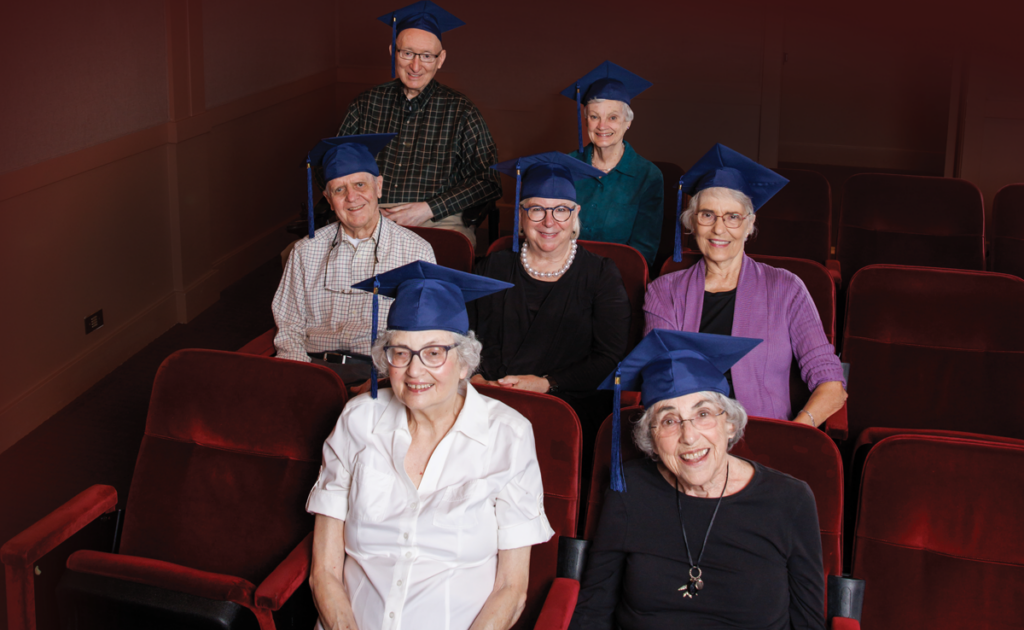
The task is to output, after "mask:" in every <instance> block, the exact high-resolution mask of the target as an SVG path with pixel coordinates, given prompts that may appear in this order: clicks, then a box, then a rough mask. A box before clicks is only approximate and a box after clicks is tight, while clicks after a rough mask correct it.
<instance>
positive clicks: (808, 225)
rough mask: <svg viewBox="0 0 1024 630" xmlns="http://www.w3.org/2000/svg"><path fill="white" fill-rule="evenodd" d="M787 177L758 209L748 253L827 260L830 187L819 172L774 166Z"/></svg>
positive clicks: (830, 229)
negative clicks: (783, 184)
mask: <svg viewBox="0 0 1024 630" xmlns="http://www.w3.org/2000/svg"><path fill="white" fill-rule="evenodd" d="M775 172H777V173H778V174H779V175H782V176H783V177H785V178H786V179H788V180H789V183H788V184H786V185H785V186H783V188H782V190H780V191H779V192H778V193H777V194H776V195H775V196H774V197H772V198H771V199H769V200H768V203H766V204H765V205H764V206H763V207H762V208H761V209H760V210H758V211H757V222H756V225H757V234H755V235H754V236H753V237H752V238H751V239H750V240H749V241H747V245H746V252H747V253H748V254H768V255H772V256H788V257H790V258H805V259H807V260H814V261H817V262H819V263H823V262H825V261H826V260H828V257H829V250H830V248H831V239H832V189H831V188H830V187H829V185H828V180H827V179H825V177H824V176H823V175H821V174H820V173H815V172H814V171H804V170H800V169H794V168H778V169H775Z"/></svg>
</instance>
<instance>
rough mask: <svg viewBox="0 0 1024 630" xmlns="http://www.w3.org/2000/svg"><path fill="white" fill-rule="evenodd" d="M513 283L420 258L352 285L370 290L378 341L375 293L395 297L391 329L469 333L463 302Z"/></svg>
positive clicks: (373, 372)
mask: <svg viewBox="0 0 1024 630" xmlns="http://www.w3.org/2000/svg"><path fill="white" fill-rule="evenodd" d="M512 286H513V285H512V284H509V283H508V282H502V281H500V280H494V279H493V278H487V277H485V276H477V275H474V274H471V273H465V272H463V271H455V270H454V269H448V268H447V267H441V266H439V265H435V264H432V263H428V262H425V261H422V260H418V261H416V262H411V263H409V264H408V265H403V266H401V267H398V268H396V269H392V270H391V271H388V272H385V273H382V274H380V275H376V276H373V277H372V278H367V279H366V280H363V281H362V282H359V283H358V284H354V285H352V288H353V289H359V290H361V291H368V292H372V293H373V325H372V330H371V336H372V338H373V339H372V341H371V343H373V342H376V341H377V313H378V303H377V296H378V295H384V296H387V297H391V298H394V299H395V301H394V303H393V304H392V305H391V310H390V311H389V312H388V328H389V329H391V330H447V331H450V332H454V333H458V334H460V335H465V334H468V333H469V315H468V314H467V313H466V302H470V301H472V300H475V299H477V298H481V297H484V296H485V295H490V294H492V293H497V292H498V291H503V290H505V289H511V288H512ZM370 389H371V393H372V395H373V397H374V398H376V397H377V369H376V367H373V368H372V369H371V384H370Z"/></svg>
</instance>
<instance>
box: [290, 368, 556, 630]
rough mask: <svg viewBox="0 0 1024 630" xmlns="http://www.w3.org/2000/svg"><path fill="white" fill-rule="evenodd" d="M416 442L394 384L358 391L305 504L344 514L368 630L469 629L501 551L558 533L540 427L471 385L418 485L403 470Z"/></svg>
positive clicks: (349, 567)
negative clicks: (547, 499)
mask: <svg viewBox="0 0 1024 630" xmlns="http://www.w3.org/2000/svg"><path fill="white" fill-rule="evenodd" d="M411 442H412V436H411V435H410V433H409V427H408V421H407V419H406V408H405V405H403V404H402V402H401V401H400V400H398V399H397V398H396V397H394V395H393V394H392V391H391V390H390V389H381V390H380V392H379V394H378V398H377V400H376V401H375V400H373V399H372V398H370V396H369V395H362V396H358V397H356V398H354V399H353V400H351V401H350V402H349V403H348V405H346V407H345V410H344V411H343V412H342V414H341V418H339V420H338V424H337V425H336V426H335V427H334V431H333V432H332V433H331V435H330V437H328V438H327V441H326V442H325V443H324V456H323V464H322V466H321V467H320V478H319V479H318V480H317V482H316V485H315V486H314V487H313V490H312V491H311V492H310V495H309V499H308V500H307V502H306V509H307V510H308V511H309V512H311V513H314V514H324V515H326V516H331V517H333V518H336V519H339V520H342V521H345V553H346V554H347V556H348V558H347V560H346V562H345V584H346V588H347V589H348V595H349V599H350V600H351V602H352V610H353V612H354V614H355V618H356V623H357V624H358V626H359V628H360V629H361V630H370V629H373V628H386V629H389V630H397V629H399V628H402V627H405V628H444V629H446V630H448V629H451V630H456V629H458V630H462V629H465V628H469V626H470V625H471V624H472V623H473V620H474V619H475V618H476V616H477V614H478V613H479V612H480V609H481V608H482V607H483V605H484V602H485V601H486V600H487V597H488V596H489V595H490V594H491V591H492V590H493V588H494V578H495V572H496V569H497V564H498V550H499V549H516V548H518V547H526V546H529V545H535V544H538V543H542V542H545V541H546V540H548V539H549V538H551V536H553V535H554V531H553V530H552V529H551V526H550V525H549V524H548V520H547V517H546V516H545V515H544V489H543V487H542V485H541V477H540V467H539V466H538V464H537V453H536V448H535V446H534V441H533V428H532V426H531V425H530V422H529V421H528V420H527V419H526V418H524V417H523V416H522V415H520V414H519V413H518V412H516V411H515V410H513V409H512V408H510V407H508V406H507V405H505V404H503V403H500V402H498V401H496V400H493V399H491V398H486V397H484V396H481V395H480V394H479V393H478V392H477V391H476V390H475V389H474V388H473V386H472V385H466V400H465V404H464V405H463V407H462V411H461V413H460V414H459V417H458V418H457V419H456V421H455V424H454V425H453V426H452V428H451V430H450V431H449V432H448V434H447V435H445V437H444V438H443V439H442V440H441V442H440V443H439V444H438V445H437V448H436V449H435V450H434V453H433V454H432V455H431V457H430V461H429V462H428V463H427V467H426V470H425V471H424V473H423V480H422V481H421V482H420V487H419V489H417V488H416V486H414V485H413V484H412V481H410V479H409V476H408V475H407V474H406V472H405V466H404V460H405V454H406V452H408V450H409V445H410V443H411ZM403 620H404V621H405V623H404V624H403ZM318 627H319V624H318Z"/></svg>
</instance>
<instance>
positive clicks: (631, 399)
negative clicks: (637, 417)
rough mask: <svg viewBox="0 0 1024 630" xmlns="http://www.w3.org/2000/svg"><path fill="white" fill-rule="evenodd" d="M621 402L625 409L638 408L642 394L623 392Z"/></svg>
mask: <svg viewBox="0 0 1024 630" xmlns="http://www.w3.org/2000/svg"><path fill="white" fill-rule="evenodd" d="M620 400H621V401H622V402H621V403H620V406H621V407H622V408H623V409H625V408H626V407H638V406H640V392H622V396H621V398H620Z"/></svg>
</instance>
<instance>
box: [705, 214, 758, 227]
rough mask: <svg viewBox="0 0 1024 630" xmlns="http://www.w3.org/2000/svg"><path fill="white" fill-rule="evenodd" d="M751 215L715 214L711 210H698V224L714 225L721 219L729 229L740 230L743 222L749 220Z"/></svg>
mask: <svg viewBox="0 0 1024 630" xmlns="http://www.w3.org/2000/svg"><path fill="white" fill-rule="evenodd" d="M749 216H750V215H749V214H740V213H739V212H730V213H728V214H715V213H714V212H712V211H710V210H698V211H697V223H700V224H701V225H714V224H715V223H717V222H718V220H719V219H721V220H722V222H723V223H725V227H727V228H738V227H739V226H741V225H743V222H744V221H746V220H747V217H749Z"/></svg>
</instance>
